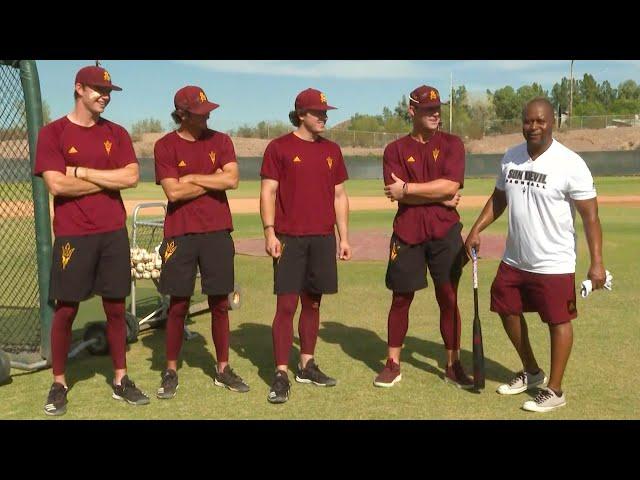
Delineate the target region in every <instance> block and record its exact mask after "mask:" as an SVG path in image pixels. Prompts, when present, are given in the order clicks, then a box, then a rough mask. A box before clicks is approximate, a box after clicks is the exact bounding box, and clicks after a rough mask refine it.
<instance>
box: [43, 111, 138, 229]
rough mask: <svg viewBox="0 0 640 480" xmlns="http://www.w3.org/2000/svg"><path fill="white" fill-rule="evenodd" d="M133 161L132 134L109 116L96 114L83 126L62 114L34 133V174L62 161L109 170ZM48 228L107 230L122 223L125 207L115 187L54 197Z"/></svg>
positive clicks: (58, 169)
mask: <svg viewBox="0 0 640 480" xmlns="http://www.w3.org/2000/svg"><path fill="white" fill-rule="evenodd" d="M130 163H138V160H137V159H136V154H135V152H134V150H133V144H132V143H131V137H129V134H128V133H127V131H126V130H125V129H124V128H123V127H121V126H120V125H117V124H115V123H113V122H110V121H109V120H106V119H104V118H100V119H99V120H98V122H97V123H96V124H95V125H93V126H92V127H83V126H80V125H76V124H75V123H73V122H71V121H70V120H69V119H68V118H67V117H62V118H59V119H58V120H56V121H54V122H51V123H49V124H48V125H45V126H44V127H42V128H41V129H40V134H39V135H38V147H37V149H36V163H35V166H34V170H33V173H34V175H39V176H42V174H43V172H46V171H56V172H60V173H62V174H65V175H66V173H67V170H66V168H67V166H71V167H75V166H79V167H88V168H95V169H98V170H114V169H117V168H123V167H125V166H127V165H129V164H130ZM53 212H54V217H53V233H54V235H55V236H56V237H62V236H69V235H93V234H96V233H104V232H112V231H114V230H120V229H121V228H123V227H124V226H125V222H126V219H127V213H126V211H125V209H124V204H123V203H122V197H120V191H119V190H102V191H100V192H97V193H92V194H89V195H83V196H81V197H73V198H72V197H63V196H56V197H54V199H53Z"/></svg>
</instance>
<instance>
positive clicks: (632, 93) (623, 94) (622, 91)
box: [618, 80, 640, 100]
mask: <svg viewBox="0 0 640 480" xmlns="http://www.w3.org/2000/svg"><path fill="white" fill-rule="evenodd" d="M618 98H619V99H621V100H638V99H640V87H639V86H638V84H637V83H636V82H634V81H633V80H625V81H624V82H622V83H621V84H620V85H618Z"/></svg>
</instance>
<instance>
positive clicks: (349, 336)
mask: <svg viewBox="0 0 640 480" xmlns="http://www.w3.org/2000/svg"><path fill="white" fill-rule="evenodd" d="M319 336H320V338H322V340H324V341H325V342H327V343H334V344H337V345H340V347H341V348H342V350H343V351H344V352H345V353H346V354H347V355H349V356H350V357H351V358H354V359H356V360H358V361H360V362H363V363H364V364H365V365H366V366H367V367H368V368H369V369H370V370H371V371H372V372H373V373H374V374H377V373H378V372H380V370H382V369H383V368H384V365H385V362H386V359H387V342H386V341H385V340H383V339H382V338H380V337H379V336H378V335H377V334H376V333H375V332H372V331H371V330H366V329H364V328H359V327H349V326H347V325H344V324H342V323H339V322H322V324H321V328H320V332H319ZM420 357H426V358H428V359H432V360H435V361H436V362H437V365H438V368H435V367H434V366H433V365H432V364H430V363H427V362H426V361H424V360H421V358H420ZM460 359H461V361H462V364H463V365H465V367H466V370H467V372H468V373H472V370H473V367H472V365H473V354H472V352H470V351H468V350H464V349H463V350H461V351H460ZM400 361H401V362H402V363H408V364H410V365H413V366H414V367H416V368H419V369H421V370H424V371H425V372H428V373H431V374H433V375H436V376H438V377H439V378H440V379H444V368H445V367H446V352H445V349H444V346H443V344H441V343H435V342H432V341H430V340H424V339H421V338H417V337H412V336H407V337H406V338H405V341H404V347H403V349H402V355H401V357H400ZM484 361H485V377H486V379H487V380H495V381H498V382H505V381H508V380H511V378H512V377H513V372H512V371H511V370H509V369H507V368H505V367H503V366H502V365H501V364H499V363H497V362H495V361H493V360H491V359H489V358H486V357H485V360H484Z"/></svg>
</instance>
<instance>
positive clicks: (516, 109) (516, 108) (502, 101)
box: [487, 85, 522, 120]
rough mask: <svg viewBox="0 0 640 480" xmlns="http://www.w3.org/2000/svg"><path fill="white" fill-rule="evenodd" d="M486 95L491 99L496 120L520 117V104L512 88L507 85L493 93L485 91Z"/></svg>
mask: <svg viewBox="0 0 640 480" xmlns="http://www.w3.org/2000/svg"><path fill="white" fill-rule="evenodd" d="M487 94H488V95H489V96H490V98H491V102H492V103H493V107H494V108H495V112H496V116H497V117H498V119H500V120H512V119H515V118H520V117H521V116H522V103H521V101H520V98H519V97H518V94H517V93H516V91H515V90H514V89H513V87H512V86H510V85H507V86H506V87H502V88H499V89H498V90H496V91H495V92H493V93H491V91H490V90H487Z"/></svg>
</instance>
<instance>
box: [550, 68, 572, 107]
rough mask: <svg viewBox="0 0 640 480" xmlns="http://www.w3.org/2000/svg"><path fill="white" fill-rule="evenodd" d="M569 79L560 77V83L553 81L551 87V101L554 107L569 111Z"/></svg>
mask: <svg viewBox="0 0 640 480" xmlns="http://www.w3.org/2000/svg"><path fill="white" fill-rule="evenodd" d="M569 83H570V82H569V79H568V78H566V77H562V80H560V83H555V84H554V85H553V88H552V89H551V103H552V104H553V106H554V107H555V109H558V107H559V108H561V109H562V111H563V112H564V111H567V112H568V111H569V96H570V85H569Z"/></svg>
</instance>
